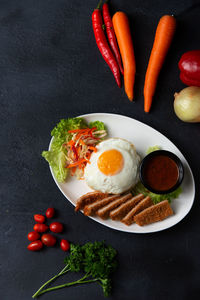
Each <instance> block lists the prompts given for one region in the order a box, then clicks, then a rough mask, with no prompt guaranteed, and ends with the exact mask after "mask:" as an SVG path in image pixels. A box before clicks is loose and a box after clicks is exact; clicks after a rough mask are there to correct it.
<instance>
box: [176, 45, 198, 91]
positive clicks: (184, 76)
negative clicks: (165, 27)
mask: <svg viewBox="0 0 200 300" xmlns="http://www.w3.org/2000/svg"><path fill="white" fill-rule="evenodd" d="M178 66H179V69H180V71H181V73H180V79H181V81H182V82H183V83H185V84H186V85H189V86H200V50H193V51H188V52H186V53H184V54H183V55H182V56H181V59H180V61H179V63H178Z"/></svg>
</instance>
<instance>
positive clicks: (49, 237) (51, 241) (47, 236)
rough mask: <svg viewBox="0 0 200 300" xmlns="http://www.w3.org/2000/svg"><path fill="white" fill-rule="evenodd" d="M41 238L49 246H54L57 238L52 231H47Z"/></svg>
mask: <svg viewBox="0 0 200 300" xmlns="http://www.w3.org/2000/svg"><path fill="white" fill-rule="evenodd" d="M41 240H42V242H43V244H44V245H46V246H47V247H52V246H54V245H55V243H56V238H55V236H53V235H52V234H51V233H45V234H43V235H42V237H41Z"/></svg>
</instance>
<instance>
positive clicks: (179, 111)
mask: <svg viewBox="0 0 200 300" xmlns="http://www.w3.org/2000/svg"><path fill="white" fill-rule="evenodd" d="M174 111H175V114H176V115H177V117H178V118H179V119H181V120H182V121H184V122H191V123H195V122H200V87H196V86H190V87H187V88H185V89H183V90H182V91H180V92H179V93H175V94H174Z"/></svg>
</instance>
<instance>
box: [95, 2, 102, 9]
mask: <svg viewBox="0 0 200 300" xmlns="http://www.w3.org/2000/svg"><path fill="white" fill-rule="evenodd" d="M102 3H103V0H100V1H99V3H98V5H97V8H96V9H101V6H102Z"/></svg>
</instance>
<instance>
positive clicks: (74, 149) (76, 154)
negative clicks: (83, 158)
mask: <svg viewBox="0 0 200 300" xmlns="http://www.w3.org/2000/svg"><path fill="white" fill-rule="evenodd" d="M72 151H73V152H74V155H75V159H76V161H77V160H78V153H77V151H76V148H75V146H72Z"/></svg>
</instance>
